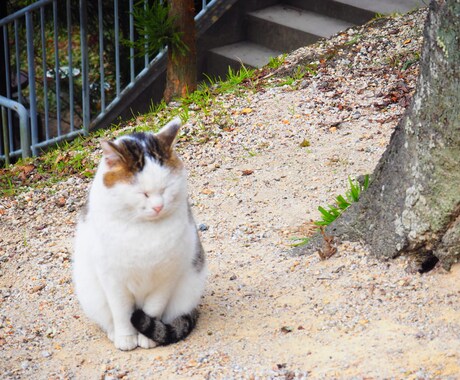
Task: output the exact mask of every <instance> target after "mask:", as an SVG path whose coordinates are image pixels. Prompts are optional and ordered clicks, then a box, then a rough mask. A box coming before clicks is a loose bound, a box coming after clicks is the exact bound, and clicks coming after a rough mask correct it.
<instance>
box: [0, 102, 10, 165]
mask: <svg viewBox="0 0 460 380" xmlns="http://www.w3.org/2000/svg"><path fill="white" fill-rule="evenodd" d="M7 123H8V116H7V115H6V109H5V107H2V125H3V153H4V154H5V166H8V165H9V164H10V146H9V144H10V134H9V133H8V128H7Z"/></svg>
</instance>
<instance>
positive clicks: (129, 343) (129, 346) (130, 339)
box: [113, 334, 137, 351]
mask: <svg viewBox="0 0 460 380" xmlns="http://www.w3.org/2000/svg"><path fill="white" fill-rule="evenodd" d="M113 343H114V344H115V347H116V348H118V349H119V350H122V351H130V350H134V349H135V348H136V347H137V334H136V335H118V336H115V339H114V341H113Z"/></svg>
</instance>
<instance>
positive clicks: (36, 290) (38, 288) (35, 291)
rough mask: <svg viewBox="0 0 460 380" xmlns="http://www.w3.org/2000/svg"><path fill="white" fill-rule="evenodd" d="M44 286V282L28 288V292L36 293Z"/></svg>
mask: <svg viewBox="0 0 460 380" xmlns="http://www.w3.org/2000/svg"><path fill="white" fill-rule="evenodd" d="M45 286H46V285H45V284H41V285H37V286H34V287H33V288H32V289H30V290H29V293H37V292H39V291H40V290H42V289H44V288H45Z"/></svg>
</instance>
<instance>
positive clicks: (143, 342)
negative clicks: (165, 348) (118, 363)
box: [137, 334, 158, 349]
mask: <svg viewBox="0 0 460 380" xmlns="http://www.w3.org/2000/svg"><path fill="white" fill-rule="evenodd" d="M137 345H138V346H139V347H142V348H147V349H148V348H154V347H156V346H158V343H157V342H155V341H153V340H152V339H149V338H147V337H146V336H145V335H142V334H139V335H138V336H137Z"/></svg>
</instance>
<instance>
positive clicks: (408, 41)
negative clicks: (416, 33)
mask: <svg viewBox="0 0 460 380" xmlns="http://www.w3.org/2000/svg"><path fill="white" fill-rule="evenodd" d="M411 41H412V40H411V39H410V38H408V39H407V40H405V41H404V45H407V44H410V43H411Z"/></svg>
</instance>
